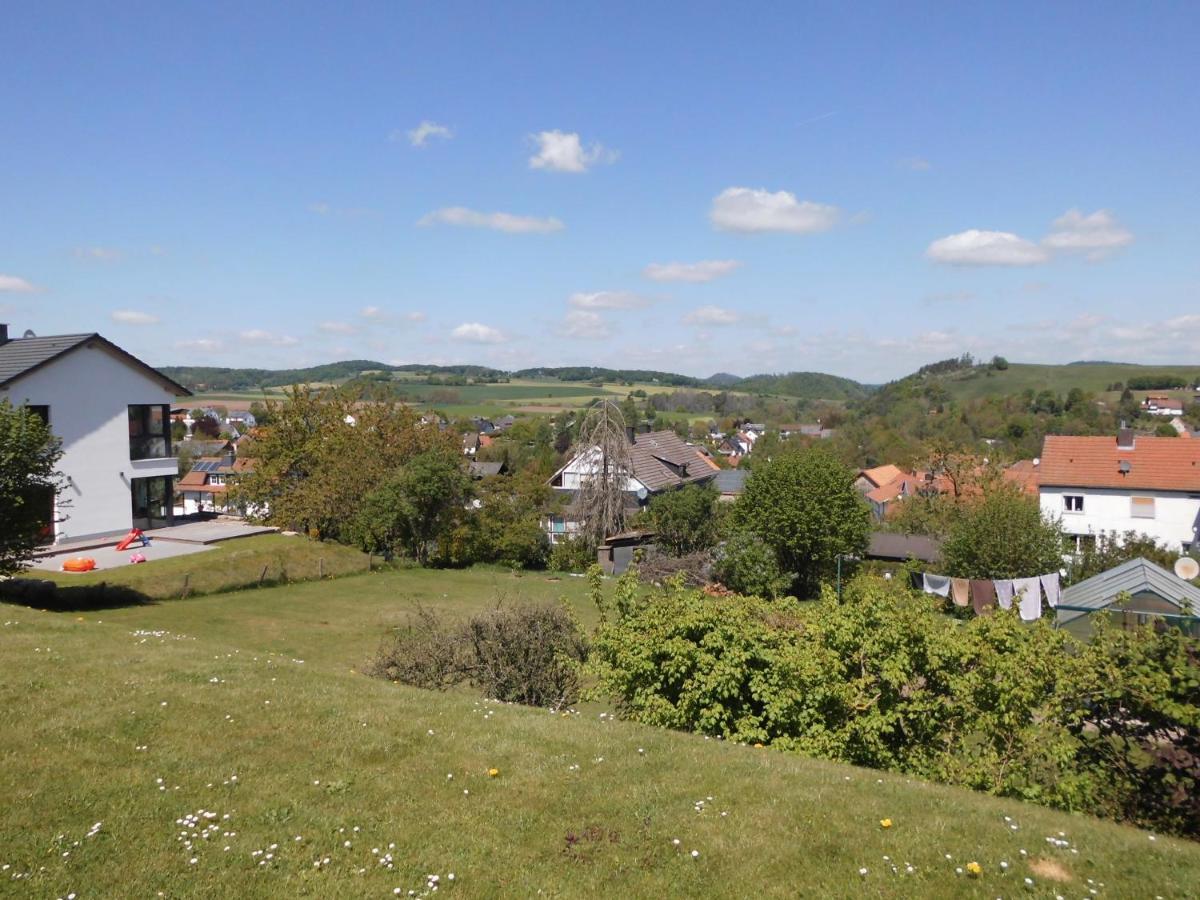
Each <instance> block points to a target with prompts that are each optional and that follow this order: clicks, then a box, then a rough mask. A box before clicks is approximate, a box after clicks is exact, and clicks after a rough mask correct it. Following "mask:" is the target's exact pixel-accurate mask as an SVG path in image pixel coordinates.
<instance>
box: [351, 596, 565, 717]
mask: <svg viewBox="0 0 1200 900" xmlns="http://www.w3.org/2000/svg"><path fill="white" fill-rule="evenodd" d="M586 657H587V642H586V641H585V639H584V637H583V634H582V632H581V631H580V630H579V626H578V623H577V622H576V621H575V619H574V617H573V616H572V615H571V613H570V611H569V610H568V609H567V608H566V607H565V606H536V605H516V606H510V607H505V606H500V607H497V608H496V609H494V610H491V611H490V612H487V613H483V614H481V615H477V616H473V617H472V618H471V619H470V620H468V621H467V622H465V623H461V624H454V625H449V624H446V623H445V622H444V621H443V620H442V618H441V617H440V616H438V615H437V614H436V613H434V612H432V611H430V610H426V609H423V608H422V609H418V610H417V613H416V614H415V615H414V616H413V617H412V618H410V620H409V622H408V624H407V625H406V626H405V628H403V629H402V630H401V631H400V632H399V633H398V634H397V635H396V636H395V637H394V638H393V639H392V640H391V641H390V642H386V643H385V644H384V645H383V646H382V647H381V648H380V650H379V653H378V655H377V656H376V658H375V659H374V660H373V661H372V662H371V664H370V665H369V666H368V672H369V674H372V675H375V676H378V677H381V678H387V679H389V680H391V681H399V682H402V683H404V684H408V685H412V686H413V687H421V688H431V689H436V690H445V689H446V688H449V687H453V686H454V685H457V684H462V683H464V682H469V683H470V684H472V685H473V686H475V687H477V688H479V689H480V690H481V691H482V692H483V693H484V695H485V696H487V697H494V698H496V699H498V700H504V701H505V702H510V703H523V704H526V705H528V706H541V707H551V708H554V709H557V708H560V707H563V706H568V705H570V704H572V703H574V702H575V701H576V700H578V699H579V693H580V681H579V668H580V665H581V664H582V662H583V661H584V660H585V659H586Z"/></svg>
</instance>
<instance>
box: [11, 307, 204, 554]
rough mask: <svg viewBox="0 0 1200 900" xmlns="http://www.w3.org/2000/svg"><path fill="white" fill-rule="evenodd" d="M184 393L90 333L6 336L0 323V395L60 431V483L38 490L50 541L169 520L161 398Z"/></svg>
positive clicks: (165, 416) (167, 402)
mask: <svg viewBox="0 0 1200 900" xmlns="http://www.w3.org/2000/svg"><path fill="white" fill-rule="evenodd" d="M28 334H29V333H28V332H27V335H28ZM189 393H190V392H189V391H188V390H187V388H184V387H182V386H181V385H179V384H176V383H175V382H174V381H172V380H171V379H169V378H167V377H166V376H165V375H163V374H162V373H161V372H158V371H156V370H155V369H153V368H151V367H150V366H148V365H147V364H146V363H144V362H142V361H141V360H139V359H137V358H136V357H134V356H132V355H130V354H129V353H126V352H125V351H124V350H122V349H121V348H120V347H118V346H116V345H115V344H113V343H112V342H111V341H108V340H106V339H105V338H103V337H101V336H100V335H98V334H64V335H54V336H51V337H34V336H27V337H22V338H15V339H10V338H9V336H8V326H7V325H0V401H3V400H8V401H9V402H10V403H12V404H13V405H14V406H25V407H28V408H30V409H31V410H33V411H34V412H36V413H37V414H38V415H40V416H41V417H42V418H43V419H44V420H45V421H46V422H47V423H48V424H49V426H50V430H51V431H53V432H54V434H55V435H57V436H58V437H59V438H60V439H61V441H62V449H63V455H62V459H61V460H60V462H59V471H60V473H61V474H62V476H63V478H64V480H65V485H64V487H63V488H62V490H61V492H60V493H59V495H58V497H57V498H53V499H51V498H47V502H48V503H50V502H53V504H54V516H53V518H54V519H56V520H61V521H56V522H55V524H54V533H53V537H52V539H53V541H54V542H56V543H60V542H63V541H75V540H80V539H85V538H93V537H107V536H110V535H116V534H123V533H124V532H126V531H128V530H129V529H130V528H131V527H134V526H136V527H139V528H149V527H158V526H161V525H165V524H168V523H169V522H170V521H171V518H172V496H171V495H172V484H173V482H174V480H175V476H176V474H177V473H178V462H177V461H176V459H175V457H174V456H173V455H172V451H171V428H170V419H171V405H172V403H173V402H174V400H175V398H176V397H181V396H188V395H189Z"/></svg>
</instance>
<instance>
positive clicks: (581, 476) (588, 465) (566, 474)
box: [559, 448, 646, 494]
mask: <svg viewBox="0 0 1200 900" xmlns="http://www.w3.org/2000/svg"><path fill="white" fill-rule="evenodd" d="M598 471H600V451H599V450H597V449H595V448H593V449H592V450H589V451H588V452H587V453H581V454H580V455H579V456H577V457H576V458H575V459H573V460H571V462H570V464H569V465H567V467H566V468H565V469H563V471H562V484H561V485H560V486H559V489H560V490H564V491H577V490H579V489H580V488H581V487H582V486H583V482H584V480H585V479H587V478H591V477H592V476H593V475H594V474H595V473H596V472H598ZM645 489H646V486H645V485H644V484H642V483H641V482H640V481H638V480H637V479H636V478H634V477H633V476H632V475H630V476H629V479H628V481H627V482H626V483H625V490H627V491H629V492H630V493H631V494H636V493H637V492H638V491H641V490H645Z"/></svg>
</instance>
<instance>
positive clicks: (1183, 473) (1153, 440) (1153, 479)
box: [1038, 435, 1200, 491]
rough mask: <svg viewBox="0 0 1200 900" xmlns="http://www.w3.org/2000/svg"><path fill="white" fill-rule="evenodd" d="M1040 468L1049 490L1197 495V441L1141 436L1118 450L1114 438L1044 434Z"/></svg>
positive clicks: (1199, 481)
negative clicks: (1125, 468)
mask: <svg viewBox="0 0 1200 900" xmlns="http://www.w3.org/2000/svg"><path fill="white" fill-rule="evenodd" d="M1122 462H1127V463H1129V471H1128V472H1126V473H1122V472H1121V471H1120V469H1119V468H1118V467H1119V466H1120V464H1121V463H1122ZM1038 468H1039V469H1040V473H1039V480H1040V482H1041V483H1042V484H1043V485H1048V486H1056V487H1100V488H1118V489H1120V488H1137V489H1142V490H1160V491H1200V441H1183V440H1180V439H1179V438H1177V437H1139V438H1137V439H1136V440H1135V441H1134V445H1133V449H1121V448H1118V447H1117V441H1116V438H1112V437H1074V436H1067V435H1047V437H1046V440H1045V443H1044V444H1043V445H1042V460H1041V465H1040V466H1039V467H1038Z"/></svg>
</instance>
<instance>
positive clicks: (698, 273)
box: [642, 259, 741, 282]
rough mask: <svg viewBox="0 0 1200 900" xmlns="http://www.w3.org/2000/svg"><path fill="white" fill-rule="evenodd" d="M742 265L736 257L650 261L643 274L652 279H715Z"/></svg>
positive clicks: (693, 280) (695, 280)
mask: <svg viewBox="0 0 1200 900" xmlns="http://www.w3.org/2000/svg"><path fill="white" fill-rule="evenodd" d="M740 265H741V262H739V261H738V260H736V259H705V260H701V261H700V262H694V263H682V262H669V263H650V265H648V266H646V268H645V269H643V270H642V274H643V275H645V276H646V277H647V278H649V279H650V280H651V281H690V282H702V281H713V280H715V279H717V278H720V277H722V276H724V275H728V274H729V273H730V272H732V271H733V270H734V269H736V268H738V267H739V266H740Z"/></svg>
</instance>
